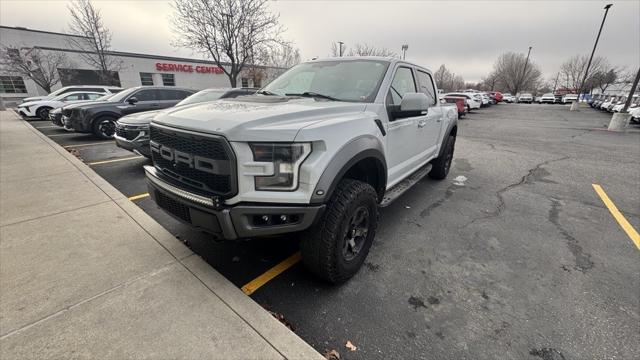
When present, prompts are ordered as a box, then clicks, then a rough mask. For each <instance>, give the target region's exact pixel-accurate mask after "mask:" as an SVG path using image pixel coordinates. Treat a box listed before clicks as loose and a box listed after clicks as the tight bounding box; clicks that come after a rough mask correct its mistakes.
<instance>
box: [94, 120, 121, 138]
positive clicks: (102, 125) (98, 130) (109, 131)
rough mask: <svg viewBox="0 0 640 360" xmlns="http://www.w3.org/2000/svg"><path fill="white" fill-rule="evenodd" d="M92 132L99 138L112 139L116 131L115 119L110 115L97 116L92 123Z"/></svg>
mask: <svg viewBox="0 0 640 360" xmlns="http://www.w3.org/2000/svg"><path fill="white" fill-rule="evenodd" d="M93 133H94V134H95V135H96V136H97V137H99V138H100V139H112V138H113V135H115V133H116V119H115V118H113V117H110V116H104V117H101V118H99V119H98V120H96V121H95V122H94V123H93Z"/></svg>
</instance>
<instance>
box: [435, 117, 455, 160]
mask: <svg viewBox="0 0 640 360" xmlns="http://www.w3.org/2000/svg"><path fill="white" fill-rule="evenodd" d="M452 134H453V136H458V120H457V119H455V120H453V121H451V122H449V125H448V126H447V129H446V130H445V132H444V136H443V137H442V144H440V151H439V152H438V157H440V156H442V154H443V153H444V150H445V147H446V146H445V145H446V144H447V140H449V136H450V135H452Z"/></svg>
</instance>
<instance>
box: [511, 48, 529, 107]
mask: <svg viewBox="0 0 640 360" xmlns="http://www.w3.org/2000/svg"><path fill="white" fill-rule="evenodd" d="M531 49H532V47H531V46H529V52H528V53H527V59H526V60H525V61H524V68H523V69H522V76H520V77H518V81H516V91H515V94H514V95H515V96H518V89H519V88H520V83H521V82H522V81H523V80H524V76H525V74H526V73H527V64H528V63H529V55H531Z"/></svg>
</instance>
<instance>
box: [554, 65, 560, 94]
mask: <svg viewBox="0 0 640 360" xmlns="http://www.w3.org/2000/svg"><path fill="white" fill-rule="evenodd" d="M559 78H560V71H558V75H556V82H555V83H553V95H555V94H556V89H557V88H558V79H559Z"/></svg>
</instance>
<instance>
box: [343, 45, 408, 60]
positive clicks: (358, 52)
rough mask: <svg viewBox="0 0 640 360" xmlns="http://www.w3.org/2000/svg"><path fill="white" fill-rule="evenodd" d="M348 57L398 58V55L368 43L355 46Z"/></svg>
mask: <svg viewBox="0 0 640 360" xmlns="http://www.w3.org/2000/svg"><path fill="white" fill-rule="evenodd" d="M348 56H382V57H398V54H396V53H395V52H393V51H391V50H389V49H387V48H377V47H375V46H371V45H369V44H367V43H362V44H355V45H354V46H353V48H351V50H349V55H348Z"/></svg>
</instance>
